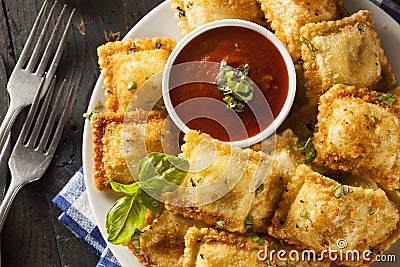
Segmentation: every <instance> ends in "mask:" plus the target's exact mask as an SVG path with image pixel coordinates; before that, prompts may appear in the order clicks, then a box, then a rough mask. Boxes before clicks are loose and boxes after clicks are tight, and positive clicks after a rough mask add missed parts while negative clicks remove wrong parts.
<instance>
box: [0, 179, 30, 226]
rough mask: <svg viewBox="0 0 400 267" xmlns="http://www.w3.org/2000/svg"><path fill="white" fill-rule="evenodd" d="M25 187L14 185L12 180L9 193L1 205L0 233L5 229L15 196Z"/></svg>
mask: <svg viewBox="0 0 400 267" xmlns="http://www.w3.org/2000/svg"><path fill="white" fill-rule="evenodd" d="M23 186H24V184H22V183H18V184H16V183H14V182H13V181H12V180H11V183H10V186H9V187H8V190H7V193H6V195H5V196H4V199H3V202H1V205H0V232H1V230H2V229H3V226H4V222H5V221H6V217H7V214H8V212H9V211H10V207H11V204H12V202H13V201H14V198H15V196H16V195H17V193H18V191H19V190H20V189H21V188H22V187H23Z"/></svg>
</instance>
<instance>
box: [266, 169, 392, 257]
mask: <svg viewBox="0 0 400 267" xmlns="http://www.w3.org/2000/svg"><path fill="white" fill-rule="evenodd" d="M398 221H399V213H398V210H397V208H396V206H395V205H394V204H393V202H391V201H390V200H389V199H388V198H387V196H386V194H385V192H384V191H382V190H381V189H364V188H360V187H352V186H347V187H344V185H341V184H339V183H337V182H336V181H334V180H332V179H329V178H326V177H324V176H322V175H320V174H318V173H315V172H313V171H312V170H311V169H310V168H309V167H308V166H306V165H300V166H299V167H298V168H297V170H296V174H295V175H294V176H293V177H292V180H291V182H290V183H289V185H288V187H287V191H286V192H285V194H284V197H283V200H282V201H281V202H280V204H279V208H278V209H277V210H276V213H275V216H274V219H273V223H272V226H271V227H270V228H269V234H271V235H272V236H274V237H276V238H278V239H283V240H286V241H288V242H289V243H290V244H294V245H296V246H298V247H299V248H304V249H312V250H314V251H316V252H317V253H320V252H322V251H323V250H326V249H335V250H338V249H340V247H339V245H338V240H345V242H346V249H347V250H358V251H361V252H362V251H366V250H369V249H370V248H371V247H375V246H376V247H379V246H380V245H382V244H384V243H385V242H386V240H387V239H388V238H389V237H390V236H391V235H392V233H393V232H394V231H395V229H396V227H397V223H398ZM376 253H377V252H376V251H373V252H372V254H375V255H376ZM372 258H373V257H371V259H372ZM341 263H343V264H346V265H358V264H362V262H346V261H344V262H341ZM367 263H368V264H369V263H370V262H367Z"/></svg>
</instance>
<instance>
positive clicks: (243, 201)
mask: <svg viewBox="0 0 400 267" xmlns="http://www.w3.org/2000/svg"><path fill="white" fill-rule="evenodd" d="M184 140H185V142H186V143H185V144H184V145H182V154H181V155H180V156H181V157H183V158H184V159H186V160H188V161H189V162H190V170H189V173H188V175H187V176H186V178H185V180H184V181H183V183H182V186H181V187H180V188H178V189H177V190H175V191H174V192H172V193H166V194H164V196H163V199H164V201H165V203H166V204H168V205H166V209H167V210H170V211H172V212H174V213H179V214H183V215H184V216H185V217H190V218H196V219H199V220H203V221H204V222H206V223H207V224H209V225H211V226H213V227H217V228H218V227H219V228H222V229H226V230H228V231H231V232H241V233H245V226H246V223H245V221H246V218H247V216H248V214H249V211H250V209H251V206H252V203H253V202H254V201H255V195H256V193H255V190H256V187H257V185H259V184H261V183H262V182H264V179H265V177H266V176H267V174H268V172H269V167H270V160H269V159H268V158H267V157H266V155H265V154H264V153H262V152H255V151H253V150H251V149H245V150H243V149H241V148H238V147H231V146H230V145H229V144H226V143H222V142H220V141H218V140H216V139H212V138H211V137H210V136H209V135H207V134H204V133H202V134H200V133H199V132H197V131H193V130H191V131H188V132H187V133H186V135H185V137H184ZM266 187H267V185H266Z"/></svg>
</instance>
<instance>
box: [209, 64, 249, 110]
mask: <svg viewBox="0 0 400 267" xmlns="http://www.w3.org/2000/svg"><path fill="white" fill-rule="evenodd" d="M249 70H250V66H249V65H248V64H244V65H242V66H239V67H238V68H236V69H235V68H233V67H231V66H229V65H228V63H227V62H226V61H225V60H222V61H221V67H220V72H219V74H218V76H217V78H216V79H215V84H216V85H217V87H218V90H220V91H222V92H223V93H224V95H225V97H224V101H225V102H226V105H227V107H228V108H230V109H233V110H234V111H236V112H242V111H243V110H244V107H245V104H246V103H247V102H249V101H250V100H252V99H253V96H254V86H253V83H252V82H251V80H250V78H249V77H247V75H248V74H249Z"/></svg>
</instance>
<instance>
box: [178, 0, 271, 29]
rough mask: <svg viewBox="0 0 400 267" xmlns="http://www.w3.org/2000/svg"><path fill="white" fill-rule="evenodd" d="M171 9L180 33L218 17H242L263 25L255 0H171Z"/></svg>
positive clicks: (261, 15)
mask: <svg viewBox="0 0 400 267" xmlns="http://www.w3.org/2000/svg"><path fill="white" fill-rule="evenodd" d="M171 2H172V9H173V10H174V12H175V18H176V19H177V20H178V26H179V27H180V28H182V34H183V35H186V34H188V33H189V32H191V31H193V30H194V29H196V28H197V27H199V26H201V25H203V24H206V23H208V22H212V21H215V20H220V19H242V20H248V21H252V22H255V23H258V24H260V25H265V24H266V23H265V22H264V20H263V17H264V15H263V13H262V11H261V9H260V7H259V5H258V3H257V1H256V0H220V1H214V0H172V1H171Z"/></svg>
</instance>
